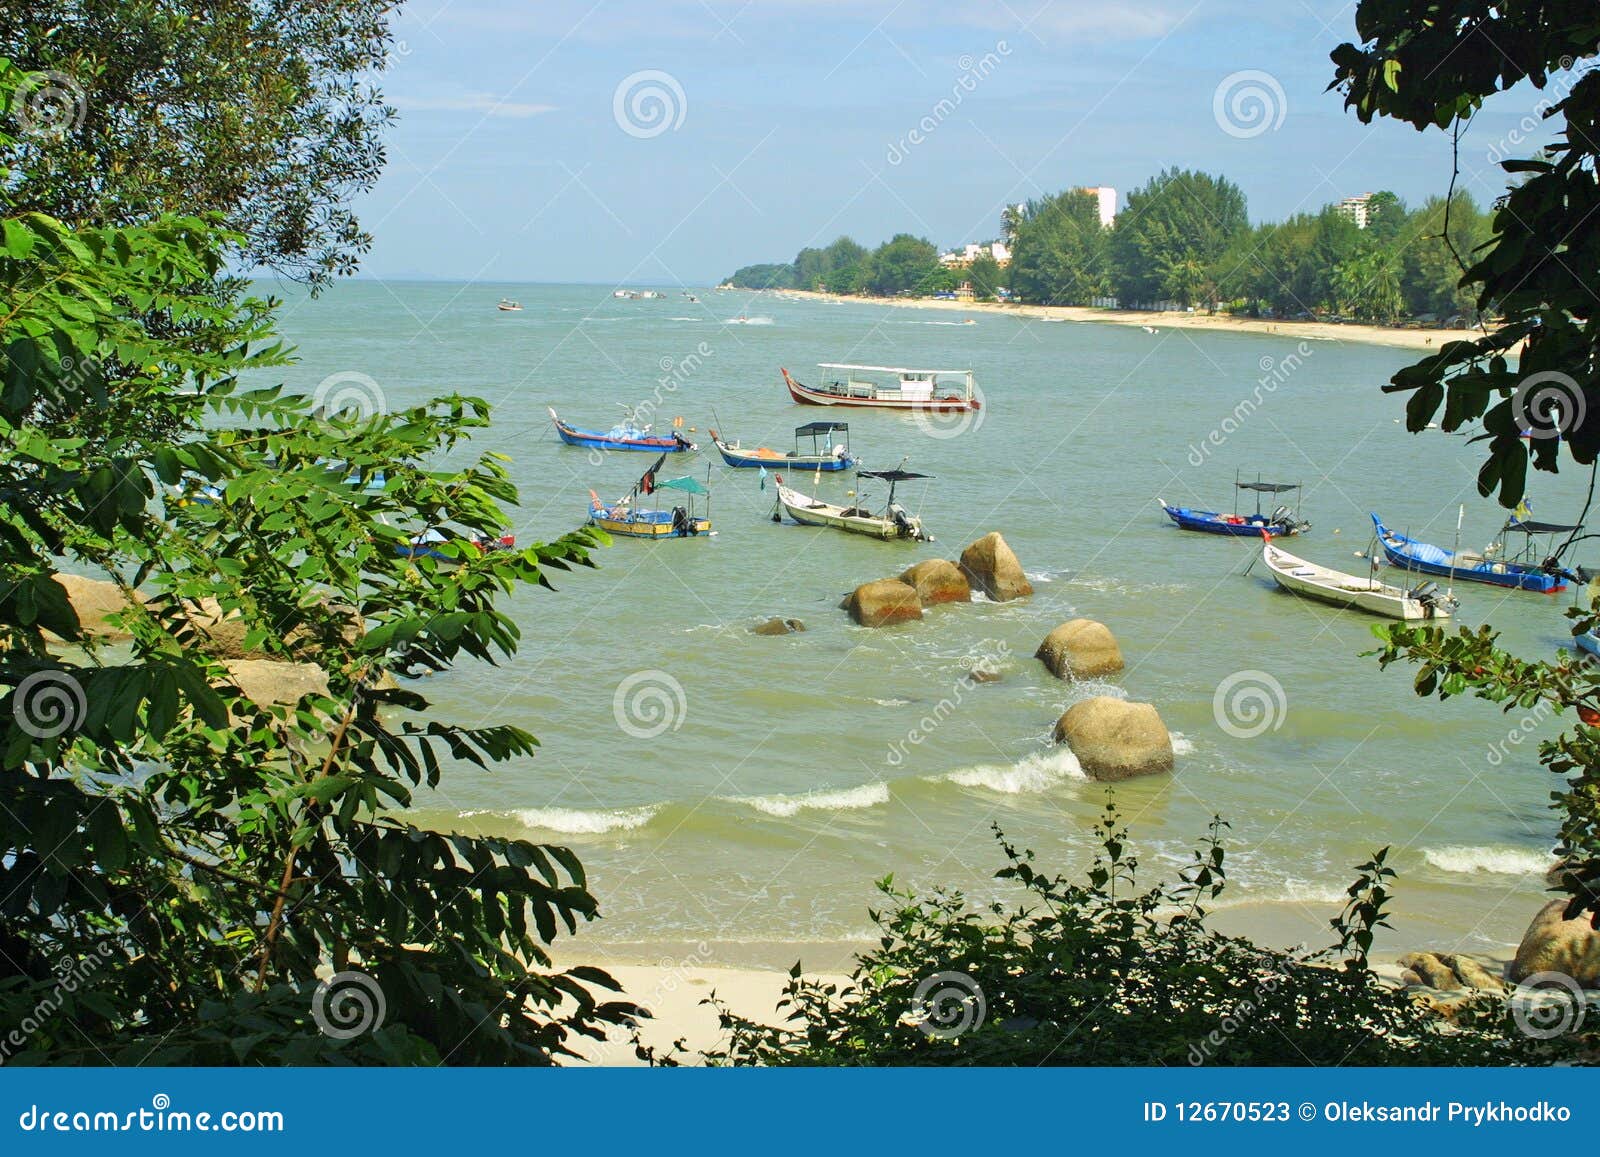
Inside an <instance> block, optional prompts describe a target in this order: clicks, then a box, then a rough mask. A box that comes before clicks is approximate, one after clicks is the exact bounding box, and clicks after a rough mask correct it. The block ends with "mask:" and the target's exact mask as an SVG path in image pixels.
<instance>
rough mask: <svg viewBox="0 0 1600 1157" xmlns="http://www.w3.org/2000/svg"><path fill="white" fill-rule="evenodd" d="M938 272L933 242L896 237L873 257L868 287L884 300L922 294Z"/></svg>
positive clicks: (874, 253) (937, 261)
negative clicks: (929, 280) (917, 292)
mask: <svg viewBox="0 0 1600 1157" xmlns="http://www.w3.org/2000/svg"><path fill="white" fill-rule="evenodd" d="M938 269H939V251H938V250H937V249H936V248H934V245H933V242H931V241H928V240H925V239H924V238H921V237H914V236H912V235H911V234H910V233H896V234H895V235H894V237H892V238H890V239H889V240H888V241H885V242H884V243H883V244H882V245H880V246H878V248H877V249H875V250H874V251H873V253H872V259H871V267H870V269H869V270H867V271H866V284H867V287H868V288H870V289H871V290H872V292H873V293H875V294H878V295H879V296H881V297H894V296H895V295H897V294H901V293H911V292H915V291H919V290H920V289H921V288H922V286H923V284H924V283H925V282H926V281H927V280H928V279H929V278H930V277H932V276H934V275H935V274H936V273H937V272H938Z"/></svg>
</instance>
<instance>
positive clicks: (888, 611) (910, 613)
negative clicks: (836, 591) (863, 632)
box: [842, 579, 922, 627]
mask: <svg viewBox="0 0 1600 1157" xmlns="http://www.w3.org/2000/svg"><path fill="white" fill-rule="evenodd" d="M842 605H843V607H844V609H845V610H847V611H849V612H850V617H851V618H852V619H854V620H855V621H856V622H858V623H860V624H861V625H862V626H863V627H887V626H889V625H891V624H893V623H905V622H909V621H911V620H912V619H920V618H921V617H922V600H920V599H918V598H917V589H916V588H915V587H913V586H911V585H910V584H909V583H903V582H901V581H900V580H899V579H879V580H878V581H877V582H870V583H863V584H862V585H861V586H858V587H857V588H856V589H855V590H853V591H851V592H850V594H849V596H848V597H846V598H845V600H844V603H843V604H842Z"/></svg>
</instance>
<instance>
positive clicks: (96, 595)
mask: <svg viewBox="0 0 1600 1157" xmlns="http://www.w3.org/2000/svg"><path fill="white" fill-rule="evenodd" d="M55 580H56V582H58V583H60V584H61V586H62V587H63V588H64V589H65V590H66V592H67V602H69V603H71V604H72V609H73V611H74V612H75V613H76V614H77V616H78V626H79V628H80V629H81V630H82V632H83V633H84V634H85V635H92V636H94V637H95V638H97V639H99V640H101V641H102V642H120V641H123V640H126V639H131V638H132V637H133V636H132V635H130V634H129V633H128V632H127V631H126V630H124V629H123V628H122V627H119V626H116V625H114V624H113V623H111V622H110V621H109V616H111V615H114V614H117V613H119V612H121V611H125V610H127V609H128V607H129V605H130V604H129V602H128V600H127V598H126V597H125V596H124V595H123V593H122V588H121V587H119V586H117V584H116V583H111V582H105V581H104V580H102V579H91V578H82V577H80V576H78V575H75V574H59V573H58V574H57V575H56V576H55ZM53 637H54V636H52V638H53Z"/></svg>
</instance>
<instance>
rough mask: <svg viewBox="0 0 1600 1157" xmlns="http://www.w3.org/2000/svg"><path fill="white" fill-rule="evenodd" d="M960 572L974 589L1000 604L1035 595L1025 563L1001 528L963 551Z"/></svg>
mask: <svg viewBox="0 0 1600 1157" xmlns="http://www.w3.org/2000/svg"><path fill="white" fill-rule="evenodd" d="M961 571H962V573H963V574H965V575H966V576H967V581H968V582H970V583H971V584H972V586H973V588H974V589H975V590H981V591H982V592H983V593H984V594H985V595H987V596H988V597H989V598H991V599H993V600H994V601H995V602H997V603H1003V602H1008V601H1010V600H1011V599H1021V598H1026V597H1027V596H1029V595H1031V594H1033V584H1032V583H1030V582H1029V581H1028V576H1027V575H1025V574H1023V573H1022V564H1021V563H1020V562H1018V561H1017V556H1016V555H1015V554H1014V553H1013V552H1012V550H1011V548H1010V547H1009V546H1007V545H1006V540H1005V539H1003V538H1001V537H1000V534H999V532H998V531H991V532H990V533H988V534H986V535H984V536H983V537H982V538H980V539H978V541H977V542H975V543H973V544H972V545H971V546H969V547H967V549H966V550H964V551H962V552H961Z"/></svg>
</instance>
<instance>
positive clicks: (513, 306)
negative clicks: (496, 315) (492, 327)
mask: <svg viewBox="0 0 1600 1157" xmlns="http://www.w3.org/2000/svg"><path fill="white" fill-rule="evenodd" d="M495 308H496V309H498V310H500V311H502V312H504V313H521V312H522V305H521V303H520V302H515V301H511V300H510V299H508V298H504V297H502V298H501V299H500V304H499V305H497V306H495Z"/></svg>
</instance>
